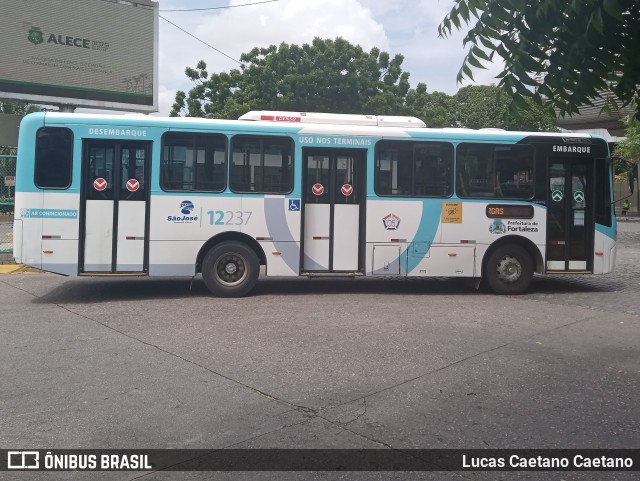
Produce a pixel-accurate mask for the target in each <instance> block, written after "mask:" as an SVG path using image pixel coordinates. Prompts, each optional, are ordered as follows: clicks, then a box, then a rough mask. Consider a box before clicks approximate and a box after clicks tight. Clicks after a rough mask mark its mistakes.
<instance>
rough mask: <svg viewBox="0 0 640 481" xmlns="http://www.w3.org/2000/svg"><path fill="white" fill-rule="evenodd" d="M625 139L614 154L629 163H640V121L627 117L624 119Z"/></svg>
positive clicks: (619, 143) (617, 146)
mask: <svg viewBox="0 0 640 481" xmlns="http://www.w3.org/2000/svg"><path fill="white" fill-rule="evenodd" d="M624 126H625V135H626V137H625V139H624V140H622V141H620V142H618V144H617V145H616V147H615V150H614V154H615V156H616V157H619V158H621V159H624V160H626V161H627V162H630V163H633V164H637V163H638V162H640V121H639V120H637V119H635V118H632V117H627V118H625V119H624Z"/></svg>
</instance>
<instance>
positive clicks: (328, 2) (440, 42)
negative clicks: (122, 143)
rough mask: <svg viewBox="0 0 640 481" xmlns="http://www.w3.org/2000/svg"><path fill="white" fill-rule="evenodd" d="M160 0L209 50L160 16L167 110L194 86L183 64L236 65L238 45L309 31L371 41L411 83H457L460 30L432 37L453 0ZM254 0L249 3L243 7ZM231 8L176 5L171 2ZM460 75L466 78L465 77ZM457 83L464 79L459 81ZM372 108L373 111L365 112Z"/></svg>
mask: <svg viewBox="0 0 640 481" xmlns="http://www.w3.org/2000/svg"><path fill="white" fill-rule="evenodd" d="M261 1H262V2H265V0H160V1H159V6H160V15H161V17H164V18H166V19H167V20H169V21H171V22H173V23H174V24H176V25H178V26H179V27H181V28H183V29H184V30H186V31H188V32H190V33H191V34H193V35H194V36H196V37H198V38H199V39H201V40H202V41H204V42H206V43H208V44H209V45H211V46H212V47H215V48H216V49H218V50H220V51H221V52H223V53H224V54H225V55H227V56H228V57H231V59H230V58H228V57H227V56H225V55H223V54H222V53H219V52H217V51H216V50H214V49H212V48H210V47H208V46H206V45H204V44H202V43H200V42H199V41H198V40H196V39H194V38H192V37H190V36H189V35H187V34H186V33H184V32H182V31H181V30H179V29H178V28H176V27H175V26H173V25H171V24H170V23H168V22H167V21H165V20H163V19H162V18H161V19H160V21H159V29H160V30H159V39H160V48H159V83H158V95H159V109H160V112H159V114H160V115H168V113H169V111H170V109H171V105H172V104H173V101H174V98H175V93H176V91H178V90H184V91H185V92H188V91H189V89H190V88H191V87H192V86H193V84H192V83H191V81H190V80H189V79H188V78H187V77H186V75H185V73H184V70H185V68H186V67H195V65H196V64H197V62H198V61H199V60H204V61H205V62H206V63H207V69H208V71H209V72H223V71H229V70H231V69H232V68H237V67H238V63H237V62H235V61H233V60H232V59H238V58H239V57H240V55H241V54H242V53H243V52H247V51H249V50H251V49H252V48H254V47H268V46H269V45H278V44H280V43H282V42H286V43H289V44H298V45H302V44H303V43H309V42H311V41H312V40H313V38H314V37H321V38H331V39H335V38H336V37H342V38H344V39H346V40H348V41H349V42H351V43H353V44H358V45H361V46H362V47H363V48H364V49H365V50H369V49H371V48H372V47H374V46H375V47H378V48H380V49H381V50H384V51H387V52H389V53H390V54H391V55H392V56H393V55H395V54H398V53H399V54H402V55H403V56H404V62H403V70H404V71H406V72H409V73H410V78H409V81H410V83H411V86H412V87H415V86H416V85H417V84H418V83H419V82H424V83H426V84H427V90H428V91H429V92H434V91H441V92H445V93H447V94H449V95H451V94H454V93H455V92H456V91H457V90H458V88H460V87H461V86H462V85H459V84H457V82H456V75H457V73H458V70H459V69H460V66H461V65H462V60H463V59H464V56H465V50H466V49H465V48H464V47H463V43H462V39H463V37H464V32H462V33H461V32H454V33H453V34H452V36H451V37H449V38H447V39H441V38H439V37H438V24H439V23H440V22H441V20H442V19H443V18H444V16H445V15H446V13H447V12H448V11H449V9H450V7H451V5H453V1H452V0H278V1H271V2H265V3H258V2H261ZM248 3H254V5H250V6H242V5H245V4H248ZM228 6H229V7H232V8H223V9H218V10H201V11H192V12H175V11H173V12H172V11H169V10H173V9H197V8H210V7H228ZM498 71H499V68H497V67H495V66H494V67H492V68H489V69H487V70H477V71H475V72H474V78H475V80H476V83H479V84H491V83H497V81H496V80H495V79H494V78H493V77H494V75H495V74H496V73H498ZM469 83H470V82H467V83H466V84H469ZM463 85H464V84H463ZM371 113H372V114H375V112H371Z"/></svg>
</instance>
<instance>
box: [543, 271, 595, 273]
mask: <svg viewBox="0 0 640 481" xmlns="http://www.w3.org/2000/svg"><path fill="white" fill-rule="evenodd" d="M545 274H593V271H546V272H545Z"/></svg>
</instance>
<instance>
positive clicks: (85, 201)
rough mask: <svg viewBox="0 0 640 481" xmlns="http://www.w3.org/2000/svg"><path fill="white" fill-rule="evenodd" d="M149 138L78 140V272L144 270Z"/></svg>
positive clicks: (146, 264) (146, 239)
mask: <svg viewBox="0 0 640 481" xmlns="http://www.w3.org/2000/svg"><path fill="white" fill-rule="evenodd" d="M150 152H151V143H150V142H137V141H116V140H88V141H85V145H84V156H83V173H82V179H83V181H82V191H81V196H82V197H81V198H82V208H81V210H82V212H83V214H82V217H81V223H80V242H81V244H80V245H81V247H80V273H81V274H83V273H104V274H109V273H111V274H115V273H137V274H142V273H146V272H147V268H148V232H149V228H148V226H149V213H148V212H149V209H148V206H149V187H150V186H149V161H150Z"/></svg>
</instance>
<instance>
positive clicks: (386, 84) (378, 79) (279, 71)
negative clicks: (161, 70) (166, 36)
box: [171, 38, 409, 118]
mask: <svg viewBox="0 0 640 481" xmlns="http://www.w3.org/2000/svg"><path fill="white" fill-rule="evenodd" d="M240 60H241V61H242V62H243V66H242V68H241V69H240V70H238V69H234V70H231V71H230V72H228V73H226V72H223V73H219V74H218V73H214V74H211V75H209V73H208V72H207V70H206V69H207V65H206V63H205V62H204V61H200V62H199V63H198V65H197V66H196V68H195V69H193V68H187V69H186V71H185V73H186V75H187V77H189V78H190V79H191V80H192V81H193V82H194V83H195V86H194V88H193V89H191V91H190V92H189V94H188V95H187V94H185V93H184V92H181V91H180V92H177V94H176V101H175V103H174V105H173V108H172V110H171V115H172V116H177V115H180V114H181V113H182V114H186V115H188V116H191V117H202V116H212V117H216V118H238V117H239V116H240V115H242V114H243V113H245V112H247V111H249V110H288V111H311V112H313V111H315V112H343V113H365V112H367V113H370V112H371V111H373V110H375V111H376V113H380V114H391V113H399V112H402V111H403V108H404V107H403V106H404V99H405V96H406V94H407V92H408V91H409V74H408V73H406V72H403V71H402V61H403V57H402V56H401V55H396V56H395V57H393V58H390V56H389V54H388V53H387V52H381V51H380V50H379V49H377V48H373V49H371V51H370V52H365V51H364V50H363V49H362V47H359V46H355V45H352V44H351V43H349V42H347V41H346V40H344V39H341V38H337V39H336V40H329V39H326V40H323V39H320V38H315V39H314V40H313V42H312V43H311V44H304V45H302V46H301V47H300V46H297V45H288V44H286V43H282V44H280V45H279V46H278V47H276V46H274V45H272V46H270V47H268V48H254V49H253V50H251V51H250V52H247V53H244V54H243V55H242V56H241V57H240Z"/></svg>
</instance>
